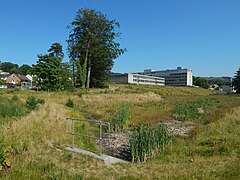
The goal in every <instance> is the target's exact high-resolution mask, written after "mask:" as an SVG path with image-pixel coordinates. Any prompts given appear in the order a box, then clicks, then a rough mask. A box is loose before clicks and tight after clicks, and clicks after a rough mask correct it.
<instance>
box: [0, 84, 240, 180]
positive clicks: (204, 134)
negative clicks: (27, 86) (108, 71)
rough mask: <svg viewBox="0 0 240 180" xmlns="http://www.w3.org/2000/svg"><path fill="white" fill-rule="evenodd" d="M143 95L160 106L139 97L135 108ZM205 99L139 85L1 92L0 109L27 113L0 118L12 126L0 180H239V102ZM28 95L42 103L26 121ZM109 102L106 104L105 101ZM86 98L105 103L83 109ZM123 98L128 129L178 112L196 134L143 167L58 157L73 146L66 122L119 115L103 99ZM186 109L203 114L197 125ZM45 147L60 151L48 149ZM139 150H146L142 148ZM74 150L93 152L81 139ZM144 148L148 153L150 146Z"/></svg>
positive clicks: (200, 92)
mask: <svg viewBox="0 0 240 180" xmlns="http://www.w3.org/2000/svg"><path fill="white" fill-rule="evenodd" d="M147 92H151V93H154V94H157V95H160V96H161V97H162V99H159V100H158V101H154V102H153V101H152V99H150V100H149V101H146V99H147V98H148V97H145V101H141V100H139V99H138V101H134V98H135V97H137V96H136V94H138V93H139V94H141V93H146V94H147ZM211 93H214V92H212V91H209V90H204V89H200V88H187V87H186V88H175V87H155V86H137V85H116V86H115V85H114V86H111V87H110V88H109V89H93V90H76V91H74V92H55V93H52V92H29V91H14V90H10V91H0V94H1V96H0V98H2V99H1V101H0V104H1V105H2V104H4V106H5V105H6V104H7V106H13V107H15V108H20V107H21V108H23V109H25V110H26V112H25V110H24V111H20V110H19V111H20V112H25V113H19V114H18V113H16V114H15V115H16V116H15V115H14V113H13V115H14V116H12V115H9V114H11V113H12V112H15V111H11V110H7V109H8V108H6V112H8V113H5V114H8V115H6V116H5V117H2V116H1V118H0V119H1V121H2V122H7V121H10V120H11V123H2V124H1V143H2V144H4V146H6V147H8V150H7V158H9V160H10V162H11V164H12V167H11V168H10V169H8V170H7V171H6V172H0V179H116V178H118V179H239V178H240V174H239V168H240V167H239V161H240V156H239V154H240V151H239V149H240V147H239V144H240V142H239V136H240V127H239V125H240V122H239V119H240V97H239V96H234V97H233V96H209V95H210V94H211ZM29 94H30V95H33V96H34V97H36V99H45V101H46V102H45V104H43V105H40V106H39V108H38V109H36V110H35V111H33V112H31V113H28V112H29V110H28V109H27V108H26V107H25V103H24V102H25V100H26V99H27V97H29V96H30V95H29ZM109 94H110V95H111V96H105V95H109ZM14 95H16V96H17V97H18V98H16V97H13V96H14ZM85 95H88V96H89V99H90V98H91V97H93V98H95V97H96V96H95V95H97V96H98V98H99V99H101V98H102V100H103V102H104V103H101V102H100V103H95V101H93V102H91V101H90V100H91V99H90V100H89V99H88V101H86V100H85V99H84V97H85ZM122 95H123V96H125V95H129V96H125V97H131V95H134V98H132V99H131V101H130V102H129V104H131V108H130V109H129V111H128V113H129V115H130V116H131V118H130V119H129V121H128V123H129V125H131V126H130V129H134V127H136V126H135V124H139V123H145V124H150V125H149V127H155V126H156V125H157V124H159V122H161V121H163V120H168V119H170V120H172V119H174V114H175V111H174V109H175V107H176V106H182V107H183V110H179V112H178V113H179V114H180V115H184V117H185V118H186V121H191V122H189V123H191V125H193V126H194V129H193V130H192V131H191V133H190V134H189V136H186V137H173V138H172V143H171V144H168V145H166V146H164V151H162V152H161V153H155V155H156V156H155V155H154V156H150V157H151V158H147V160H148V161H146V162H143V163H129V164H116V165H105V164H103V163H102V162H101V161H99V160H96V159H94V158H91V157H88V156H84V155H81V154H76V153H71V152H66V151H65V150H64V148H65V147H67V146H69V145H71V135H66V134H65V126H66V125H65V117H66V116H68V117H80V118H87V116H86V115H85V113H90V114H91V115H93V116H94V117H96V118H97V119H99V120H100V119H101V120H106V119H108V117H110V115H111V113H113V112H117V111H114V108H113V106H115V105H114V104H122V103H123V102H121V101H119V102H121V103H116V102H114V101H109V102H108V101H105V98H106V97H112V98H115V99H116V100H118V99H117V98H120V97H122ZM150 95H152V94H150ZM69 97H70V98H71V99H72V100H73V101H74V104H75V106H74V107H73V108H69V107H66V106H65V103H66V102H67V100H68V98H69ZM153 97H155V96H153ZM115 99H114V100H115ZM14 101H16V102H14ZM3 102H4V103H3ZM14 103H16V105H14ZM18 103H20V104H21V105H22V106H20V105H19V104H18ZM123 104H124V103H123ZM189 104H191V107H195V108H198V107H201V108H202V109H204V113H203V114H201V116H200V117H198V116H199V115H196V114H194V113H193V114H191V113H185V111H184V108H186V107H187V108H188V105H189ZM2 107H3V106H2ZM9 108H10V107H9ZM11 108H12V107H11ZM3 109H4V108H3ZM189 109H191V108H189ZM16 112H17V111H16ZM195 113H196V112H195ZM13 119H18V121H15V120H14V121H13ZM179 119H180V118H179ZM185 123H188V122H185ZM76 127H80V128H81V131H82V132H83V133H90V131H89V130H90V129H91V128H92V127H90V126H87V125H85V127H83V125H82V124H79V126H76ZM92 133H93V134H94V133H97V132H95V131H93V132H92ZM159 137H161V136H159ZM144 138H146V137H144ZM146 139H147V138H146ZM148 139H149V141H151V138H148ZM49 140H51V141H52V142H53V144H54V145H55V146H57V147H59V149H60V150H58V149H57V148H55V147H49V146H48V145H47V141H49ZM140 142H142V143H143V144H144V143H145V142H146V141H140ZM76 144H77V145H79V146H80V147H83V148H89V149H90V150H91V148H92V149H94V148H96V144H95V142H88V140H87V139H84V138H83V139H82V138H79V139H76ZM145 145H146V147H148V145H149V144H145ZM160 149H161V148H160ZM143 152H147V150H144V151H143ZM153 152H155V151H153ZM150 154H151V153H150ZM153 154H154V153H153ZM144 156H145V154H144V153H143V157H144ZM143 159H144V158H143ZM135 162H136V161H135Z"/></svg>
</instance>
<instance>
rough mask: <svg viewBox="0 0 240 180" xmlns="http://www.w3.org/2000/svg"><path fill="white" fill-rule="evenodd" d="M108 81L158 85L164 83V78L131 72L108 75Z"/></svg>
mask: <svg viewBox="0 0 240 180" xmlns="http://www.w3.org/2000/svg"><path fill="white" fill-rule="evenodd" d="M109 81H110V82H111V83H121V84H145V85H158V86H164V85H165V79H164V78H162V77H154V76H147V75H141V74H131V73H127V74H117V75H110V76H109Z"/></svg>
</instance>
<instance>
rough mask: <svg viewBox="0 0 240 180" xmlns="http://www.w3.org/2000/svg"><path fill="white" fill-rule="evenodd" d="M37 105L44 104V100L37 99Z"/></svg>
mask: <svg viewBox="0 0 240 180" xmlns="http://www.w3.org/2000/svg"><path fill="white" fill-rule="evenodd" d="M37 103H39V104H45V99H37Z"/></svg>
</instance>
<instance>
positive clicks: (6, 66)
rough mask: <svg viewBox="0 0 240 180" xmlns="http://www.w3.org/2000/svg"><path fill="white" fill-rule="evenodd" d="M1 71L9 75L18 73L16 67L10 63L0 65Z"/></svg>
mask: <svg viewBox="0 0 240 180" xmlns="http://www.w3.org/2000/svg"><path fill="white" fill-rule="evenodd" d="M1 70H2V71H4V72H8V73H10V74H12V73H15V74H17V73H18V65H17V64H14V63H11V62H3V63H1Z"/></svg>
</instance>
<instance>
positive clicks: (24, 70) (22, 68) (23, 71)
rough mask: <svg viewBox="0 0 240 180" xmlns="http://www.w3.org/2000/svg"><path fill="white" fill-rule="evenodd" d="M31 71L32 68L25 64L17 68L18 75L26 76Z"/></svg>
mask: <svg viewBox="0 0 240 180" xmlns="http://www.w3.org/2000/svg"><path fill="white" fill-rule="evenodd" d="M31 70H32V67H31V66H29V65H27V64H23V65H22V66H20V68H19V73H20V74H23V75H27V74H31Z"/></svg>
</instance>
